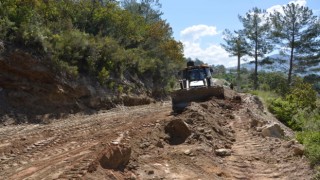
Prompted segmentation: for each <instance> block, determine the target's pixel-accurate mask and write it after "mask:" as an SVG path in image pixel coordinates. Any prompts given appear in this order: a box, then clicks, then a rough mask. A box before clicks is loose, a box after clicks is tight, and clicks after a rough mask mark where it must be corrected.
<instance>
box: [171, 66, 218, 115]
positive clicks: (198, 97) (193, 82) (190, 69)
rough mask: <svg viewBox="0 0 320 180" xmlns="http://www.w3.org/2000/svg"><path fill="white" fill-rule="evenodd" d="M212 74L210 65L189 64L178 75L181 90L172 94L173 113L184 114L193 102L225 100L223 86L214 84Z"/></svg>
mask: <svg viewBox="0 0 320 180" xmlns="http://www.w3.org/2000/svg"><path fill="white" fill-rule="evenodd" d="M212 72H213V70H212V68H211V67H209V66H208V65H194V62H193V61H189V62H187V67H186V68H184V69H183V70H181V71H180V72H179V73H178V76H179V84H180V89H179V90H176V91H174V92H172V93H171V100H172V110H173V112H176V113H178V112H182V111H183V110H184V109H185V108H186V107H187V106H189V104H190V103H191V102H202V101H206V100H208V99H210V98H212V97H217V98H224V89H223V86H221V85H218V84H215V83H214V81H213V78H212Z"/></svg>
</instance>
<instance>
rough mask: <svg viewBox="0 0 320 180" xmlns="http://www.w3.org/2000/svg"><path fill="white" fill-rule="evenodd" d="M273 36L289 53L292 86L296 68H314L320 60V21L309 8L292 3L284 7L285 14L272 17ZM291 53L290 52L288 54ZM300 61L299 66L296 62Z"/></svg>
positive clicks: (289, 80) (277, 13)
mask: <svg viewBox="0 0 320 180" xmlns="http://www.w3.org/2000/svg"><path fill="white" fill-rule="evenodd" d="M270 17H271V21H272V36H273V39H274V41H275V42H276V43H277V44H278V46H279V48H281V49H282V53H284V54H286V53H289V56H290V59H289V71H288V85H290V84H291V81H292V74H293V71H294V70H295V69H294V68H295V66H298V65H300V68H299V69H302V70H303V69H304V66H312V65H315V64H317V63H318V62H319V59H320V54H319V51H320V48H319V47H320V46H319V45H320V40H319V34H320V26H319V19H317V17H316V16H314V15H313V12H312V10H311V9H309V8H308V7H304V6H299V5H298V4H294V3H290V4H288V5H286V6H283V13H281V12H277V11H275V12H273V13H272V14H271V15H270ZM286 50H287V51H289V52H286ZM296 61H298V62H299V63H298V64H295V62H296Z"/></svg>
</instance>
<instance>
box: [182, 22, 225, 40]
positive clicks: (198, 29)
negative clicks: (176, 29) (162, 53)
mask: <svg viewBox="0 0 320 180" xmlns="http://www.w3.org/2000/svg"><path fill="white" fill-rule="evenodd" d="M217 34H219V33H218V31H217V28H216V27H215V26H207V25H203V24H200V25H194V26H191V27H188V28H186V29H184V30H182V31H181V32H180V36H181V38H183V39H192V40H193V41H196V40H199V39H200V38H201V37H204V36H214V35H217Z"/></svg>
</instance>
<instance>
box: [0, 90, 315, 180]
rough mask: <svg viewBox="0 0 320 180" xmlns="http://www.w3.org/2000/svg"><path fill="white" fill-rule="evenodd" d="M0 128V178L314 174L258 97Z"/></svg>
mask: <svg viewBox="0 0 320 180" xmlns="http://www.w3.org/2000/svg"><path fill="white" fill-rule="evenodd" d="M42 122H46V123H42V124H20V125H10V126H1V127H0V179H15V180H16V179H311V177H312V175H313V171H312V169H311V168H310V166H309V164H308V162H307V159H306V158H305V157H304V155H303V147H302V145H300V144H298V143H297V142H296V141H294V140H292V137H293V133H292V131H291V130H290V129H288V128H286V127H285V126H284V125H282V124H279V122H277V120H276V119H275V118H274V117H272V115H270V114H269V113H268V112H266V110H265V109H264V107H263V105H262V103H261V102H260V101H259V99H258V98H257V97H255V96H251V95H244V94H236V93H235V92H233V91H231V90H227V92H226V99H215V98H213V99H212V100H210V101H207V102H202V103H192V104H191V106H190V107H188V109H187V110H186V111H185V112H183V113H181V114H172V112H171V104H170V102H161V103H154V104H150V105H142V106H135V107H124V106H119V107H117V108H114V109H112V110H105V111H99V112H96V113H92V114H76V115H69V116H67V117H60V118H58V119H51V120H50V121H42Z"/></svg>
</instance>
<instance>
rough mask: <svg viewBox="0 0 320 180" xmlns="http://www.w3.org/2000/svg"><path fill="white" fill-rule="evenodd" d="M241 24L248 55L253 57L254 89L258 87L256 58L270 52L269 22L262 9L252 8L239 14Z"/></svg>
mask: <svg viewBox="0 0 320 180" xmlns="http://www.w3.org/2000/svg"><path fill="white" fill-rule="evenodd" d="M239 20H240V22H241V23H242V25H243V28H244V29H243V32H244V36H245V38H246V40H247V42H248V46H249V51H248V55H249V56H250V57H253V58H254V61H255V69H254V76H253V77H254V89H257V88H258V58H259V57H264V55H265V54H267V53H269V52H271V50H272V45H271V42H270V41H269V40H268V37H269V36H268V31H269V23H268V20H267V17H266V13H265V11H264V10H261V9H259V8H257V7H255V8H253V9H252V10H250V11H249V12H247V13H246V15H245V16H244V17H243V16H239Z"/></svg>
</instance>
